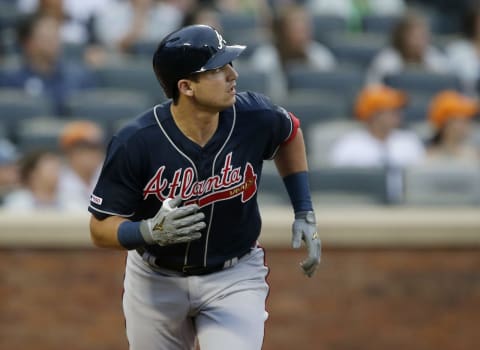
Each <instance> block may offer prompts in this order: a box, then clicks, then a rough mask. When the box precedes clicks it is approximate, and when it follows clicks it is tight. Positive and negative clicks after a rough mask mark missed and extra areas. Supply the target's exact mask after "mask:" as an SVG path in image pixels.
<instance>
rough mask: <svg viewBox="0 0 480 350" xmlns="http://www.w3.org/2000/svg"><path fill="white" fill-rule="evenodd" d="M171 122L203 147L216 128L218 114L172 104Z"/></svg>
mask: <svg viewBox="0 0 480 350" xmlns="http://www.w3.org/2000/svg"><path fill="white" fill-rule="evenodd" d="M170 112H171V113H172V117H173V120H174V121H175V124H177V127H178V128H179V129H180V131H181V132H182V133H183V134H184V135H185V136H186V137H188V138H189V139H190V140H192V141H193V142H195V143H197V144H198V145H200V146H202V147H203V146H205V145H206V144H207V143H208V141H209V140H210V139H211V138H212V136H213V134H215V131H216V130H217V127H218V118H219V112H211V111H206V110H205V111H203V110H198V109H197V108H189V105H185V104H176V105H174V104H172V105H171V107H170Z"/></svg>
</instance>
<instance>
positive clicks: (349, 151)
mask: <svg viewBox="0 0 480 350" xmlns="http://www.w3.org/2000/svg"><path fill="white" fill-rule="evenodd" d="M424 155H425V149H424V146H423V144H422V142H421V140H420V139H419V138H418V136H417V135H416V134H414V133H413V132H409V131H404V130H394V131H393V132H392V133H391V134H390V135H389V136H388V137H387V139H386V140H385V141H381V140H379V139H377V138H375V137H373V136H372V134H371V133H370V132H369V131H368V130H366V129H359V130H355V131H351V132H350V133H348V134H346V135H345V136H343V137H341V138H340V139H339V140H338V141H337V142H336V143H335V144H334V146H333V148H332V151H331V153H330V157H329V161H330V163H331V164H332V165H334V166H354V167H382V166H385V165H389V166H392V167H397V168H404V167H407V166H409V165H412V164H414V163H417V162H419V161H420V160H422V159H423V157H424Z"/></svg>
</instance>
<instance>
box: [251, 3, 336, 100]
mask: <svg viewBox="0 0 480 350" xmlns="http://www.w3.org/2000/svg"><path fill="white" fill-rule="evenodd" d="M249 63H250V65H251V67H252V68H253V69H255V70H258V71H261V72H265V73H267V74H268V76H269V95H270V96H271V97H272V98H273V99H274V100H281V99H282V98H284V97H286V95H287V91H288V85H287V79H286V75H285V73H286V72H287V71H288V70H289V69H291V68H293V67H295V66H306V67H309V68H311V69H313V70H319V71H325V70H331V69H333V68H334V67H335V66H336V60H335V57H334V56H333V54H332V53H331V52H330V51H329V50H328V49H327V48H326V47H325V46H323V45H321V44H319V43H317V42H315V41H314V40H313V33H312V21H311V17H310V15H309V14H308V12H307V11H306V10H305V8H304V7H301V6H297V5H291V6H287V7H284V8H282V9H280V10H279V12H278V14H277V16H276V17H275V18H274V19H273V43H272V44H265V45H261V46H259V47H258V48H257V49H256V50H255V51H254V52H253V54H252V57H251V58H250V61H249Z"/></svg>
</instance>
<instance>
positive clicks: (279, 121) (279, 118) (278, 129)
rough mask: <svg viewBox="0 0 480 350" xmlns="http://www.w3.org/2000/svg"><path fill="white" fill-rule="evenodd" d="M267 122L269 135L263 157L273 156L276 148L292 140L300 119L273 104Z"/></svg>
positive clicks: (269, 157)
mask: <svg viewBox="0 0 480 350" xmlns="http://www.w3.org/2000/svg"><path fill="white" fill-rule="evenodd" d="M268 124H269V125H268V126H267V127H268V128H269V130H270V132H269V134H270V135H269V136H270V137H269V139H268V143H267V146H266V149H265V153H264V159H272V158H274V157H275V155H276V153H277V151H278V148H279V147H280V146H281V145H283V144H286V143H288V142H290V141H291V140H293V139H294V138H295V135H296V134H297V132H298V128H299V127H300V121H299V119H298V118H297V117H296V116H295V115H294V114H293V113H291V112H288V111H287V110H286V109H285V108H283V107H281V106H277V105H273V108H272V113H271V116H270V118H269V123H268Z"/></svg>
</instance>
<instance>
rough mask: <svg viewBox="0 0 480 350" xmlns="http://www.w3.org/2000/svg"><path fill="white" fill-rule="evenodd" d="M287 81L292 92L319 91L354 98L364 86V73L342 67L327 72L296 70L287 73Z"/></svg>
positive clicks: (305, 69)
mask: <svg viewBox="0 0 480 350" xmlns="http://www.w3.org/2000/svg"><path fill="white" fill-rule="evenodd" d="M287 79H288V87H289V89H290V90H296V89H301V90H317V91H319V92H325V93H332V94H339V95H343V96H354V95H356V94H357V92H358V91H359V90H360V88H361V87H362V85H363V81H364V73H363V72H362V71H360V70H357V69H348V68H342V67H339V68H337V69H335V70H333V71H326V72H319V71H315V70H312V69H308V68H296V69H291V70H289V71H288V72H287Z"/></svg>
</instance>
